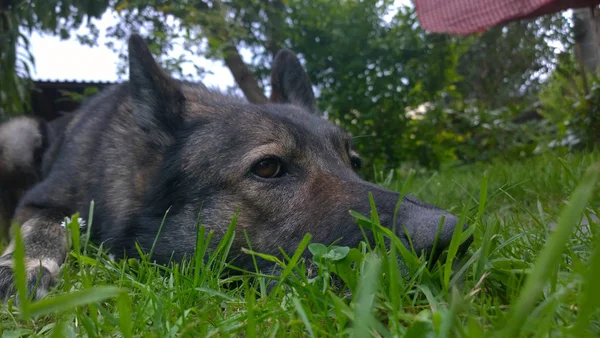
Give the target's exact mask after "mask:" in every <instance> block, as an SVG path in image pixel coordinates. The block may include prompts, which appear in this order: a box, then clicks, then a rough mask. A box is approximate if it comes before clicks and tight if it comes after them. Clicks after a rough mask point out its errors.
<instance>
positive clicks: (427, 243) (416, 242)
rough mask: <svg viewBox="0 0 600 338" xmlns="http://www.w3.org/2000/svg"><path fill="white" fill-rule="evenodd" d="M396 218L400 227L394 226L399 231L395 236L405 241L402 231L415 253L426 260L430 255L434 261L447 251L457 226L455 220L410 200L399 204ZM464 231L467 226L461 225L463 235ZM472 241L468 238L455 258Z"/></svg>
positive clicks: (431, 207)
mask: <svg viewBox="0 0 600 338" xmlns="http://www.w3.org/2000/svg"><path fill="white" fill-rule="evenodd" d="M399 216H401V217H398V222H399V223H401V224H397V225H400V228H399V229H401V230H400V232H399V233H398V235H399V236H401V237H406V234H405V232H404V228H406V230H407V231H406V232H407V233H408V235H409V236H410V240H411V242H412V245H413V248H414V249H415V251H416V253H417V254H421V253H422V252H425V253H426V254H427V255H428V256H429V255H431V254H432V253H433V257H436V258H437V257H438V256H439V254H440V253H441V252H442V251H444V250H445V249H447V248H448V246H449V245H450V242H451V241H452V237H453V235H454V231H455V229H456V227H457V225H458V218H457V217H456V216H454V215H452V214H450V213H448V212H446V211H444V210H442V209H439V208H436V207H434V206H431V205H428V204H426V203H423V202H421V201H418V200H416V199H414V198H411V197H407V198H405V199H404V200H403V202H402V204H401V206H400V210H399ZM442 221H443V222H442ZM467 228H468V226H467V225H463V231H464V230H466V229H467ZM472 240H473V239H472V237H470V238H469V239H468V240H466V241H465V242H464V243H463V244H461V246H460V247H459V254H462V253H464V252H465V251H466V250H467V249H468V247H469V245H470V244H471V242H472Z"/></svg>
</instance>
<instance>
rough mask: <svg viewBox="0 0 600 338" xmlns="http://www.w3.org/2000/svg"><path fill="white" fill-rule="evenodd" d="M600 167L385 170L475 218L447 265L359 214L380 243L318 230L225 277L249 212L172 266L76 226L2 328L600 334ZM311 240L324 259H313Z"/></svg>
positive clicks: (567, 161) (393, 179)
mask: <svg viewBox="0 0 600 338" xmlns="http://www.w3.org/2000/svg"><path fill="white" fill-rule="evenodd" d="M599 173H600V153H598V152H595V153H588V154H571V155H568V156H562V157H556V156H552V155H544V156H539V157H535V158H530V159H527V160H523V161H521V162H518V163H511V164H506V163H492V164H485V165H477V166H470V167H461V168H456V169H452V170H446V171H445V172H441V173H437V174H433V175H432V174H427V175H425V174H420V175H411V174H407V173H404V172H400V173H397V174H396V175H387V174H386V175H380V176H381V177H382V179H381V180H379V181H380V182H379V183H381V184H382V185H384V186H387V187H390V188H392V189H396V190H400V191H405V192H410V193H412V194H415V195H416V196H418V197H419V198H421V199H423V200H425V201H428V202H431V203H434V204H437V205H439V206H441V207H444V208H446V209H448V210H450V211H452V212H453V213H455V214H457V215H461V219H462V220H463V221H465V222H466V223H468V224H469V225H471V226H472V227H471V228H470V230H468V231H473V234H474V238H475V239H474V243H473V245H472V246H471V248H470V249H469V251H468V253H467V255H466V256H465V257H460V258H459V257H455V255H454V253H455V252H456V248H457V246H458V244H459V241H460V239H461V238H462V237H464V236H465V234H461V233H460V232H457V233H455V238H454V240H453V242H452V244H451V246H450V249H449V250H448V253H447V255H446V257H445V258H446V259H445V260H444V262H443V264H442V263H437V264H429V263H428V260H427V257H417V256H416V255H414V254H412V253H411V252H409V251H408V250H406V249H405V248H404V247H403V246H401V245H395V244H393V245H392V246H391V249H390V250H387V251H386V249H385V247H384V246H383V245H382V243H383V241H384V239H385V238H386V237H387V236H388V233H387V232H386V231H385V230H384V229H381V227H379V226H378V224H377V217H376V213H373V215H372V216H371V217H370V218H366V217H360V218H359V219H358V224H360V225H361V226H362V227H364V228H372V229H374V230H375V233H376V236H375V242H374V243H368V244H364V245H361V246H360V247H358V248H344V247H329V248H327V247H324V246H322V245H317V244H312V245H309V240H310V238H309V237H306V238H305V240H304V241H303V242H302V243H300V246H299V250H298V251H297V252H295V253H294V252H290V253H287V255H286V258H285V259H283V261H279V264H280V266H281V269H280V270H279V272H278V273H277V274H271V273H269V272H265V271H263V272H262V273H256V272H243V273H241V274H237V275H227V274H225V273H224V272H225V271H226V270H225V267H226V262H227V261H226V254H227V251H228V248H229V245H230V243H231V236H234V235H235V236H244V234H243V233H235V232H234V230H235V222H232V225H231V227H230V230H231V232H230V233H229V236H226V238H224V239H223V240H221V241H220V243H219V246H218V247H217V249H216V250H215V251H208V250H206V248H207V243H208V242H209V241H210V240H211V238H210V237H211V235H210V233H209V232H208V231H204V229H203V228H202V227H200V228H199V229H200V230H199V232H198V236H197V237H198V246H199V248H200V249H199V250H198V253H197V255H196V257H193V258H191V259H190V261H189V262H184V263H182V264H179V265H175V266H171V267H161V266H156V265H153V264H152V263H150V262H149V261H148V260H147V259H142V260H117V261H116V262H113V261H111V260H109V259H108V257H107V256H106V255H104V254H103V253H102V250H101V248H100V249H99V248H97V247H95V246H93V245H85V244H86V234H81V236H80V235H79V234H78V233H77V231H76V229H77V224H72V225H73V227H72V229H73V230H74V231H73V232H74V233H73V239H74V250H73V252H72V253H71V255H70V256H69V258H68V263H67V265H66V267H65V269H63V278H62V279H61V281H60V283H59V285H58V287H57V288H56V290H54V291H53V292H52V293H51V294H50V295H49V296H48V297H46V298H45V299H43V300H42V301H40V302H37V303H30V302H27V301H24V306H23V307H22V308H18V307H16V306H15V305H14V303H13V301H9V303H8V304H7V305H0V329H1V330H2V331H3V337H20V336H49V335H51V336H54V337H70V336H78V337H79V336H87V337H105V336H111V337H132V336H136V337H171V336H173V337H175V336H178V337H204V336H245V337H255V336H261V337H263V336H265V337H266V336H269V337H270V336H273V337H276V336H317V337H326V336H338V335H340V336H356V337H366V336H369V335H374V336H409V337H434V336H435V337H437V336H439V337H455V336H464V337H490V336H498V337H515V336H526V337H549V336H561V337H562V336H573V337H588V336H589V337H597V336H600V311H599V308H600V288H594V287H593V280H596V281H600V228H599V223H598V221H597V218H594V217H593V215H594V214H595V215H599V216H600V213H599V209H600V189H598V188H599V187H600V184H598V183H597V180H598V175H599ZM588 202H589V203H588ZM366 216H367V217H368V215H366ZM582 216H583V217H582ZM75 223H76V222H75ZM580 223H583V224H584V225H581V224H580ZM586 223H589V225H585V224H586ZM92 226H93V225H92ZM357 226H358V225H357ZM212 240H213V241H214V239H212ZM391 242H392V243H397V242H396V241H394V239H392V241H391ZM303 250H309V251H310V252H311V253H312V254H313V257H314V261H315V264H308V262H304V261H303V260H302V259H299V256H300V254H301V253H302V251H303ZM17 256H18V255H17ZM264 258H265V259H271V260H277V259H276V258H275V257H268V256H267V257H264ZM17 262H18V257H17ZM399 262H401V263H399ZM308 271H310V273H307V272H308ZM332 276H338V277H336V278H333V277H332Z"/></svg>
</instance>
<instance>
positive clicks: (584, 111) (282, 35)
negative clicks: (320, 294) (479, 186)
mask: <svg viewBox="0 0 600 338" xmlns="http://www.w3.org/2000/svg"><path fill="white" fill-rule="evenodd" d="M453 2H455V3H461V1H458V0H446V1H442V0H417V1H416V3H415V2H413V1H410V0H402V1H399V0H395V1H390V0H229V1H225V0H221V1H203V0H172V1H158V0H149V1H148V0H147V1H139V0H130V1H126V0H110V1H107V0H97V1H92V0H71V1H55V0H37V1H36V0H0V14H1V17H0V19H1V20H2V21H0V72H1V76H0V80H1V82H0V121H2V120H5V119H7V118H9V117H11V116H17V115H20V114H30V115H36V116H39V117H41V118H44V119H47V120H51V119H54V118H56V117H58V116H60V115H61V114H62V113H64V112H68V111H73V110H74V109H75V108H76V107H77V105H78V104H79V103H80V102H81V100H83V99H84V98H85V97H86V96H88V95H92V94H94V93H96V92H97V91H98V90H101V89H102V88H104V87H106V86H107V85H110V84H112V83H116V82H120V81H125V80H126V79H127V60H126V39H127V36H128V35H129V34H130V33H131V32H133V31H136V32H139V33H140V34H142V36H144V37H145V38H147V42H148V43H149V44H150V46H151V50H152V51H153V53H154V54H155V55H156V56H157V57H159V61H160V63H161V64H162V65H163V66H164V67H165V68H166V69H167V70H168V71H169V72H171V73H172V74H173V75H174V76H175V77H177V78H180V79H186V80H190V81H202V82H204V83H205V84H206V85H208V86H214V87H219V88H221V89H222V90H224V91H230V92H233V93H237V94H239V95H243V96H245V97H246V98H247V99H248V100H249V101H251V102H256V103H261V102H264V101H265V100H266V97H268V95H269V92H270V88H269V84H268V82H269V81H268V80H269V71H270V64H271V61H272V59H273V57H274V55H275V54H276V52H277V51H278V50H279V49H281V48H289V49H291V50H293V51H294V52H296V53H297V54H298V56H299V57H300V59H301V61H302V62H303V64H304V66H305V67H306V69H307V71H308V73H309V76H310V78H311V80H312V82H313V85H314V88H315V92H316V93H317V96H318V100H319V104H320V108H321V110H322V111H323V112H324V113H325V114H326V116H327V118H328V119H329V120H330V121H332V122H334V123H336V124H338V125H340V126H342V127H343V128H345V129H346V130H347V131H349V132H350V133H351V134H352V136H353V137H354V142H355V147H356V148H357V150H358V151H359V152H360V153H361V154H362V156H363V157H364V160H365V163H366V167H367V169H366V170H365V175H367V176H369V177H373V176H376V175H378V173H384V172H387V171H389V170H392V169H394V170H395V169H399V170H400V171H404V170H408V169H417V170H419V171H431V170H444V169H448V168H456V167H458V166H464V165H471V164H477V163H486V162H489V161H495V160H501V161H506V162H511V161H519V160H521V159H524V158H528V157H531V156H536V155H539V154H544V153H548V152H557V153H565V152H575V151H584V150H590V149H593V148H596V147H597V145H598V143H599V141H600V113H599V110H600V80H599V79H598V76H597V71H598V66H599V64H600V58H598V54H599V50H600V33H599V32H598V27H599V24H598V22H599V21H600V20H599V19H598V18H597V17H596V14H597V10H598V6H597V5H598V1H579V2H581V4H579V2H578V1H551V0H547V1H541V2H545V3H563V5H564V4H566V5H564V6H556V7H554V8H552V9H549V10H547V11H545V12H544V13H540V12H535V13H533V14H531V15H525V14H530V13H521V14H524V15H522V16H521V17H516V16H514V15H513V16H512V17H506V18H499V19H497V20H496V21H493V20H492V21H489V22H488V23H487V26H486V25H483V26H482V25H479V26H475V23H474V26H473V27H466V28H465V26H464V22H468V15H471V16H472V17H473V18H480V17H481V13H477V12H476V10H477V9H473V12H469V11H471V10H472V9H471V7H469V6H475V5H476V4H478V3H485V2H489V1H482V2H479V1H462V3H463V4H462V5H461V6H466V7H458V9H457V11H458V12H457V13H460V14H461V15H462V14H464V15H465V18H467V19H463V18H461V20H462V21H461V22H463V26H461V27H462V28H465V29H463V30H462V31H461V30H459V29H454V28H456V27H454V28H453V26H452V24H451V23H450V22H448V23H446V21H444V19H443V18H442V19H440V20H436V16H435V15H434V14H435V13H434V12H435V10H436V8H439V7H435V6H436V3H437V4H446V5H448V4H450V3H453ZM497 3H498V4H500V3H502V1H498V2H497ZM512 3H513V5H514V1H513V2H512ZM575 3H578V5H579V6H574V5H572V4H575ZM590 4H591V6H590ZM432 6H433V8H434V10H431V8H432ZM440 6H441V5H440ZM475 7H476V6H475ZM572 7H575V8H572ZM494 13H496V12H494ZM438 14H439V13H438ZM452 15H453V13H451V12H446V19H447V18H448V17H450V18H452ZM428 20H429V21H428ZM455 21H456V20H455ZM474 21H477V20H474ZM427 22H428V23H429V27H425V25H424V24H425V23H427ZM432 22H433V23H434V24H435V25H434V24H432ZM434 26H435V27H434ZM467 26H468V25H467ZM424 27H425V28H424Z"/></svg>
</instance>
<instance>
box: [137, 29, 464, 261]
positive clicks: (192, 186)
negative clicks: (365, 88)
mask: <svg viewBox="0 0 600 338" xmlns="http://www.w3.org/2000/svg"><path fill="white" fill-rule="evenodd" d="M130 82H131V90H132V100H133V103H134V114H136V119H137V121H138V124H139V125H140V126H141V128H146V129H147V130H148V132H151V133H157V134H160V139H161V140H163V141H162V143H161V144H162V145H158V146H157V147H156V149H157V150H161V152H162V153H164V164H163V166H162V169H160V172H159V174H157V175H156V177H155V181H154V183H153V186H152V188H151V189H150V190H149V191H148V193H147V198H146V201H145V211H144V212H143V215H142V216H141V217H140V218H139V222H143V223H146V222H153V223H154V224H155V225H158V224H160V222H161V220H162V218H163V216H164V213H165V211H166V210H167V209H168V208H171V209H170V211H169V214H168V216H167V218H166V223H165V225H164V229H163V233H162V234H161V235H160V238H159V242H161V241H162V242H163V243H166V244H165V245H163V246H161V247H160V248H159V247H158V246H157V247H156V248H155V251H154V252H155V255H157V256H156V258H157V259H158V260H161V257H164V258H166V259H168V258H169V257H170V256H171V253H172V252H173V251H175V252H176V256H180V255H181V254H183V253H188V254H189V253H190V251H191V250H193V247H194V245H195V241H196V238H195V236H194V225H195V224H196V221H197V220H198V219H199V221H200V223H201V224H204V225H206V226H207V227H208V228H210V229H212V230H215V231H216V232H217V233H222V232H224V231H225V229H226V228H227V226H228V224H229V222H230V221H231V220H232V218H233V217H234V215H235V214H236V212H237V213H238V220H237V233H238V236H237V239H236V241H235V242H234V247H235V248H238V249H239V248H240V247H242V246H246V245H245V238H244V236H243V235H242V231H246V232H247V234H248V238H249V240H250V244H251V245H252V249H253V250H256V251H259V252H263V253H271V254H274V253H277V252H278V248H279V247H281V248H283V249H284V250H285V251H286V252H288V253H289V252H293V251H294V249H295V248H296V246H297V244H298V243H299V241H300V240H301V239H302V237H303V236H304V235H305V234H306V233H310V234H312V236H313V239H312V240H313V242H319V243H323V244H330V243H333V242H336V243H337V245H349V246H355V245H357V244H358V243H359V242H360V241H361V240H363V234H362V232H361V230H360V228H359V226H358V225H357V224H356V222H355V219H354V218H353V217H352V216H351V214H350V212H349V211H350V210H353V211H357V212H359V213H362V214H365V215H368V214H369V212H370V210H371V208H370V203H369V193H372V194H373V197H374V200H375V204H376V206H377V209H378V213H379V217H380V220H381V223H382V225H385V226H387V227H390V228H392V225H393V224H392V222H393V219H394V218H395V219H396V220H397V224H396V226H395V228H396V229H397V234H398V236H399V237H400V238H401V239H402V240H403V241H404V242H405V243H406V244H407V245H408V239H407V238H406V235H405V230H404V226H405V227H406V230H407V232H408V234H409V235H410V238H411V241H412V245H413V247H414V249H415V250H416V251H417V252H420V251H421V250H425V251H428V250H431V248H432V246H433V245H434V242H435V239H436V235H438V230H439V225H440V222H441V220H442V218H443V217H444V218H445V220H444V221H443V227H442V230H441V232H440V233H439V240H438V242H437V243H438V244H437V248H438V249H443V248H445V247H446V246H447V245H448V244H449V242H450V240H451V237H452V234H453V231H454V228H455V227H456V225H457V218H456V217H455V216H453V215H451V214H449V213H447V212H445V211H444V210H441V209H439V208H436V207H433V206H431V205H428V204H425V203H423V202H420V201H418V200H416V199H414V198H412V197H408V196H407V197H404V199H403V200H402V203H401V204H400V207H399V209H398V210H397V215H396V217H394V214H395V212H396V206H397V203H398V201H399V198H400V195H399V194H398V193H396V192H393V191H389V190H386V189H383V188H381V187H379V186H377V185H374V184H371V183H369V182H366V181H364V180H362V179H361V178H360V177H359V176H358V175H357V173H356V171H357V170H358V169H360V166H361V160H360V157H359V155H358V154H357V153H356V152H355V151H354V150H353V149H352V139H351V137H350V136H349V135H348V134H347V133H345V132H344V131H343V130H341V129H340V128H338V127H337V126H335V125H333V124H331V123H329V122H328V121H327V120H326V119H324V118H323V117H322V116H320V115H319V113H318V110H317V104H316V101H315V97H314V94H313V90H312V86H311V83H310V81H309V78H308V76H307V74H306V73H305V71H304V69H303V68H302V66H301V64H300V62H299V61H298V59H297V58H296V56H295V55H294V54H293V53H291V52H290V51H285V50H284V51H281V52H280V53H279V54H278V55H277V57H276V58H275V60H274V65H273V68H272V75H271V85H272V94H271V97H270V102H269V103H267V104H264V105H255V104H248V103H246V102H243V101H241V100H239V99H234V98H231V97H227V96H223V95H221V94H218V93H215V92H211V91H210V90H208V89H206V88H205V87H203V86H199V87H198V86H191V85H187V84H182V83H179V82H177V81H175V80H173V79H171V78H170V77H169V76H167V75H166V74H165V73H163V72H162V70H160V68H159V67H158V66H157V65H156V64H155V62H154V60H153V58H152V56H151V55H150V53H149V52H148V49H147V48H146V46H145V44H144V43H143V41H142V40H141V38H139V37H137V36H134V37H132V38H131V40H130ZM156 138H157V137H156V136H154V137H153V139H156ZM155 235H156V233H155V232H153V233H147V234H142V233H138V234H137V237H138V238H141V237H144V236H146V237H147V240H148V242H150V243H151V241H152V240H153V239H154V236H155ZM249 262H251V261H250V260H249V258H248V257H245V255H241V256H240V257H239V260H238V263H240V264H242V265H246V264H247V263H249Z"/></svg>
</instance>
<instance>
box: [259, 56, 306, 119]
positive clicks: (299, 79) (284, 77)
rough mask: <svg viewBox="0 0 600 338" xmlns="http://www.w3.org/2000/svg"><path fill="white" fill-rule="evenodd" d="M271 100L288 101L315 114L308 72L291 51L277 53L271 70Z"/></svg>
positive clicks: (277, 101)
mask: <svg viewBox="0 0 600 338" xmlns="http://www.w3.org/2000/svg"><path fill="white" fill-rule="evenodd" d="M271 89H272V91H271V98H270V101H271V102H276V103H290V104H293V105H297V106H300V107H303V108H305V109H307V110H308V111H309V112H311V113H313V114H317V101H316V100H315V94H314V93H313V90H312V85H311V83H310V79H309V78H308V74H306V72H305V71H304V68H303V67H302V65H301V64H300V61H299V60H298V58H297V57H296V55H294V53H292V52H291V51H289V50H287V49H284V50H281V51H280V52H279V53H277V56H275V60H274V61H273V69H272V70H271Z"/></svg>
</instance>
